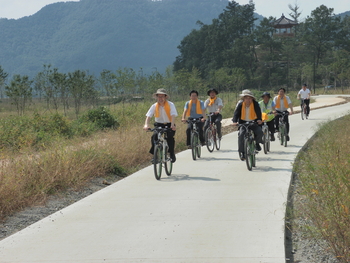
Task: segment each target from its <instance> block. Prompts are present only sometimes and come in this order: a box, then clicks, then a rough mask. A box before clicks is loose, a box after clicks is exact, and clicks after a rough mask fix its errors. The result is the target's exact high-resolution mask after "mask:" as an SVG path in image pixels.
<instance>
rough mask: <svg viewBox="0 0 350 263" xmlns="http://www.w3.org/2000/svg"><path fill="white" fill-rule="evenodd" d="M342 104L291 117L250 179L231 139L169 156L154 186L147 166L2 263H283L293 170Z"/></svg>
mask: <svg viewBox="0 0 350 263" xmlns="http://www.w3.org/2000/svg"><path fill="white" fill-rule="evenodd" d="M349 105H350V104H344V105H339V106H334V107H330V108H325V109H319V110H315V111H312V112H311V114H310V119H309V120H304V121H302V120H301V118H300V114H296V115H292V116H290V122H291V133H290V135H291V141H290V142H289V145H288V147H287V148H285V147H283V146H281V145H279V144H278V142H277V141H276V142H273V143H272V145H271V153H269V154H268V155H265V154H264V153H262V152H261V153H259V154H258V156H257V167H256V168H253V171H251V172H249V171H247V168H246V164H245V162H242V161H240V160H239V159H238V153H237V133H236V132H234V133H231V134H228V135H226V136H224V138H223V140H222V149H221V150H220V151H214V152H213V153H209V152H208V151H207V149H206V148H204V147H203V148H202V158H200V159H199V160H197V161H193V160H192V158H191V152H190V151H189V150H187V151H184V152H181V153H179V154H177V162H176V163H175V165H174V170H173V175H172V176H170V177H167V176H166V175H164V177H163V176H162V179H161V180H160V181H157V180H155V179H154V175H153V167H152V166H149V167H147V168H145V169H143V170H141V171H138V172H136V173H135V174H133V175H131V176H129V177H127V178H125V179H123V180H121V181H119V182H117V183H115V184H113V185H111V186H109V187H106V188H104V189H102V190H100V191H98V192H97V193H95V194H92V195H90V196H88V197H86V198H85V199H83V200H81V201H79V202H77V203H75V204H73V205H71V206H69V207H67V208H65V209H62V210H60V211H58V212H57V213H55V214H53V215H51V216H49V217H47V218H45V219H43V220H41V221H39V222H37V223H35V224H33V225H31V226H29V227H27V228H26V229H24V230H22V231H20V232H18V233H16V234H14V235H12V236H10V237H8V238H6V239H4V240H2V241H0V262H2V263H3V262H28V263H31V262H177V263H178V262H195V263H197V262H201V263H202V262H213V263H216V262H234V263H255V262H256V263H258V262H259V263H260V262H265V263H267V262H269V263H282V262H285V252H284V214H285V203H286V200H287V193H288V187H289V183H290V178H291V169H292V162H293V160H294V159H295V156H296V154H297V153H298V151H299V150H300V149H301V147H302V146H303V145H304V144H305V142H306V141H307V139H309V138H310V137H311V136H312V134H313V133H314V127H316V126H317V123H319V122H323V121H328V120H330V118H337V117H340V116H341V115H343V114H346V113H349V111H350V106H349Z"/></svg>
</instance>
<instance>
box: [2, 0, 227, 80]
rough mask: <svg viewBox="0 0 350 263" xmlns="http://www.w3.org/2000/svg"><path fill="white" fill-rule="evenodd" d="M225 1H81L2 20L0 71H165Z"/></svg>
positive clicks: (51, 6) (24, 72) (13, 72)
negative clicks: (46, 66) (45, 68)
mask: <svg viewBox="0 0 350 263" xmlns="http://www.w3.org/2000/svg"><path fill="white" fill-rule="evenodd" d="M227 3H228V2H227V0H162V1H159V0H157V1H155V0H153V1H152V0H80V2H65V3H64V2H61V3H55V4H50V5H48V6H46V7H44V8H42V9H41V10H40V11H39V12H37V13H36V14H34V15H32V16H29V17H24V18H21V19H18V20H14V19H10V20H9V19H0V32H1V35H0V65H1V66H2V67H3V69H4V70H5V71H6V72H8V73H9V74H10V75H12V74H27V75H30V76H33V75H35V74H36V73H37V72H39V71H40V70H42V67H43V64H51V65H52V66H53V67H56V68H58V69H59V70H60V71H63V72H68V71H73V70H77V69H81V70H89V72H90V73H94V74H98V73H99V72H101V71H102V70H103V69H109V70H115V69H117V68H119V67H130V68H133V69H135V70H139V69H140V68H143V70H144V71H145V72H147V71H154V70H158V71H164V69H165V68H166V67H167V66H169V65H171V64H172V63H173V61H174V59H175V57H176V56H177V55H178V54H179V52H178V49H177V46H178V45H179V43H180V42H181V40H182V39H183V38H184V37H185V36H186V35H187V34H189V33H190V32H191V30H192V29H194V28H198V27H197V25H196V22H197V21H198V20H200V21H202V22H203V23H211V21H212V19H214V18H216V17H218V15H219V14H220V13H221V12H222V11H223V9H224V8H225V7H226V6H227Z"/></svg>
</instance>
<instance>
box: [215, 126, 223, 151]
mask: <svg viewBox="0 0 350 263" xmlns="http://www.w3.org/2000/svg"><path fill="white" fill-rule="evenodd" d="M214 134H215V137H214V141H215V147H216V150H220V146H221V140H220V139H219V134H218V132H217V130H216V129H215V133H214Z"/></svg>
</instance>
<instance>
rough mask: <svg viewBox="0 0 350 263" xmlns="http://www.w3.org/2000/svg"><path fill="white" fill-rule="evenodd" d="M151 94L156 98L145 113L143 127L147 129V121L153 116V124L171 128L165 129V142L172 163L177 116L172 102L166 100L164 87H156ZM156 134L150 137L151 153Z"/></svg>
mask: <svg viewBox="0 0 350 263" xmlns="http://www.w3.org/2000/svg"><path fill="white" fill-rule="evenodd" d="M153 96H154V97H156V98H157V102H156V103H154V104H153V105H152V106H151V107H150V108H149V110H148V112H147V113H146V120H145V125H144V126H143V129H144V130H146V131H147V130H148V129H149V128H150V127H149V122H150V120H151V118H152V117H153V116H154V117H155V121H156V122H155V124H154V126H156V127H162V128H164V127H165V126H166V127H168V128H171V130H168V131H167V142H168V146H169V153H170V158H171V162H173V163H174V162H175V161H176V156H175V139H174V135H175V131H176V126H175V118H176V116H177V111H176V108H175V105H174V103H172V102H170V101H168V99H169V95H168V94H167V92H166V90H165V89H158V90H157V92H156V93H154V94H153ZM156 135H157V134H156V133H153V135H152V138H151V144H152V147H151V149H150V150H149V152H150V153H151V154H154V143H153V142H154V140H156V139H157V138H156V137H155V136H156ZM152 160H153V159H152Z"/></svg>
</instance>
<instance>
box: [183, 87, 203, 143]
mask: <svg viewBox="0 0 350 263" xmlns="http://www.w3.org/2000/svg"><path fill="white" fill-rule="evenodd" d="M204 111H205V107H204V103H203V101H200V100H199V99H198V91H196V90H192V91H191V92H190V100H189V101H187V102H186V104H185V108H184V112H183V114H182V122H183V123H186V117H187V118H194V119H201V122H199V123H198V130H199V140H200V141H201V144H202V145H205V140H204V136H203V124H204V122H205V118H204V116H205V115H204ZM203 115H204V116H203ZM191 129H192V123H191V122H188V125H187V130H186V136H187V139H186V145H187V147H188V148H191Z"/></svg>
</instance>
